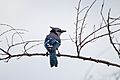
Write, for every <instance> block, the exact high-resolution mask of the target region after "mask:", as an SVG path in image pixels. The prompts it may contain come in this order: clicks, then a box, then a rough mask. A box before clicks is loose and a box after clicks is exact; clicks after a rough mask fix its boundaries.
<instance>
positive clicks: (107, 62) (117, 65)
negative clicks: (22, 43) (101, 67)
mask: <svg viewBox="0 0 120 80" xmlns="http://www.w3.org/2000/svg"><path fill="white" fill-rule="evenodd" d="M48 55H49V54H48ZM21 56H28V57H31V56H47V55H46V53H32V54H24V53H23V54H17V55H11V56H8V57H5V58H0V60H6V59H11V58H16V57H21ZM57 56H61V57H69V58H75V59H82V60H87V61H91V62H95V63H102V64H106V65H107V66H115V67H118V68H120V65H119V64H116V63H112V62H109V61H106V60H100V59H95V58H91V57H84V56H73V55H67V54H57Z"/></svg>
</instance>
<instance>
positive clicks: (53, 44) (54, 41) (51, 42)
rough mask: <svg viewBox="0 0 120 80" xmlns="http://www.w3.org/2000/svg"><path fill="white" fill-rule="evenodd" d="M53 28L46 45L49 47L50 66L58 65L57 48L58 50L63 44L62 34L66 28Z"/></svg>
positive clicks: (46, 39)
mask: <svg viewBox="0 0 120 80" xmlns="http://www.w3.org/2000/svg"><path fill="white" fill-rule="evenodd" d="M50 28H51V29H52V30H51V31H50V34H49V35H47V36H46V38H45V42H44V46H45V48H46V49H47V51H48V53H49V55H50V66H51V67H53V66H55V67H57V66H58V61H57V56H56V50H58V48H59V46H60V45H61V39H60V35H61V33H63V32H66V30H61V29H60V28H56V27H50Z"/></svg>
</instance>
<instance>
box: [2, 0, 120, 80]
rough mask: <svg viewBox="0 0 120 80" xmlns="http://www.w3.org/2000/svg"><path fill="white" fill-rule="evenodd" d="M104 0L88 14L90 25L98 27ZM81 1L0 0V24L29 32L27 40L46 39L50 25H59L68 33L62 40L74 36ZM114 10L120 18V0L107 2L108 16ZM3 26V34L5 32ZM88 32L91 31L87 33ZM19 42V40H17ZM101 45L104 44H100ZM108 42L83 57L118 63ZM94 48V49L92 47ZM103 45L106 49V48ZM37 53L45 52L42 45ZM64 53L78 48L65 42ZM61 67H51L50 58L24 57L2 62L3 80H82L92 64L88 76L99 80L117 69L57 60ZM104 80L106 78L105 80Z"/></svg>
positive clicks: (86, 51)
mask: <svg viewBox="0 0 120 80" xmlns="http://www.w3.org/2000/svg"><path fill="white" fill-rule="evenodd" d="M92 2H93V0H83V3H82V6H83V7H85V6H86V5H88V4H90V3H92ZM101 3H102V0H97V2H96V4H95V5H94V8H92V11H91V12H90V14H89V18H88V23H89V24H88V25H90V26H93V25H94V24H96V25H98V22H99V19H100V18H99V19H98V16H97V15H98V13H99V12H98V11H99V10H100V6H101ZM77 4H78V0H0V24H9V25H11V26H13V27H14V28H22V29H26V30H28V31H29V32H26V33H25V35H24V36H23V37H24V39H25V40H44V38H45V36H46V35H47V34H48V33H49V30H50V28H49V26H58V27H60V28H62V29H66V30H67V33H65V34H63V35H62V36H61V38H69V34H70V35H72V34H74V27H75V26H74V22H75V16H76V13H75V12H76V11H75V7H76V6H77ZM109 8H112V12H111V13H112V14H111V15H112V16H113V17H118V16H119V15H120V9H119V8H120V0H105V10H104V13H105V15H106V14H107V11H108V9H109ZM2 27H3V26H1V27H0V31H1V30H2ZM88 32H89V31H88ZM16 40H17V39H16ZM101 42H102V43H101ZM107 43H108V41H107V39H106V40H104V39H103V40H102V39H101V40H98V41H97V42H96V43H95V44H93V43H92V44H90V45H88V46H86V48H84V49H83V50H82V53H81V55H83V56H92V57H96V56H97V55H100V54H101V55H102V56H101V57H100V56H99V57H100V58H102V59H106V60H111V61H113V62H115V61H116V62H118V57H117V55H115V54H112V53H115V52H114V51H113V50H112V48H111V46H110V45H108V44H107ZM91 46H92V47H91ZM103 46H104V47H103ZM36 52H46V50H45V48H44V46H43V44H41V45H40V47H39V48H37V49H36ZM60 52H61V53H67V54H74V53H75V46H74V44H73V43H72V41H62V45H61V47H60ZM58 61H59V67H58V68H50V66H49V59H48V57H31V58H28V57H23V58H21V59H19V60H16V59H12V60H10V61H9V62H8V63H4V62H2V61H0V80H83V79H84V76H85V75H86V74H87V71H88V70H89V68H90V66H91V65H93V67H92V69H91V71H90V72H89V75H91V76H92V77H93V78H94V79H95V80H98V79H99V80H100V79H101V78H102V76H103V75H107V74H110V73H112V72H114V71H116V70H118V69H117V68H115V67H107V66H106V65H102V64H95V65H94V63H92V62H88V61H83V60H77V59H76V60H75V59H70V58H63V57H60V58H58ZM102 80H103V79H102Z"/></svg>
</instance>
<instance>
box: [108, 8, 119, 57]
mask: <svg viewBox="0 0 120 80" xmlns="http://www.w3.org/2000/svg"><path fill="white" fill-rule="evenodd" d="M110 12H111V9H109V12H108V19H107V24H108V26H107V29H108V35H109V39H110V43H111V44H112V46H113V48H114V49H115V51H116V52H117V53H118V56H119V58H120V52H119V50H118V49H117V48H116V46H115V45H114V42H113V40H112V37H111V31H110V25H109V20H110Z"/></svg>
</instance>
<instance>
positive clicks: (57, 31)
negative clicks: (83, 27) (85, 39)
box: [50, 26, 66, 36]
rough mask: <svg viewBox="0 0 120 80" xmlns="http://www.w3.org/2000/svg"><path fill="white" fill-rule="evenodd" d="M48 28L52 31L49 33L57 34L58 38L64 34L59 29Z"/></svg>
mask: <svg viewBox="0 0 120 80" xmlns="http://www.w3.org/2000/svg"><path fill="white" fill-rule="evenodd" d="M50 28H51V29H52V30H51V31H50V32H53V33H55V34H57V35H58V36H60V35H61V34H62V33H64V32H66V30H61V29H60V28H57V27H51V26H50Z"/></svg>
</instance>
